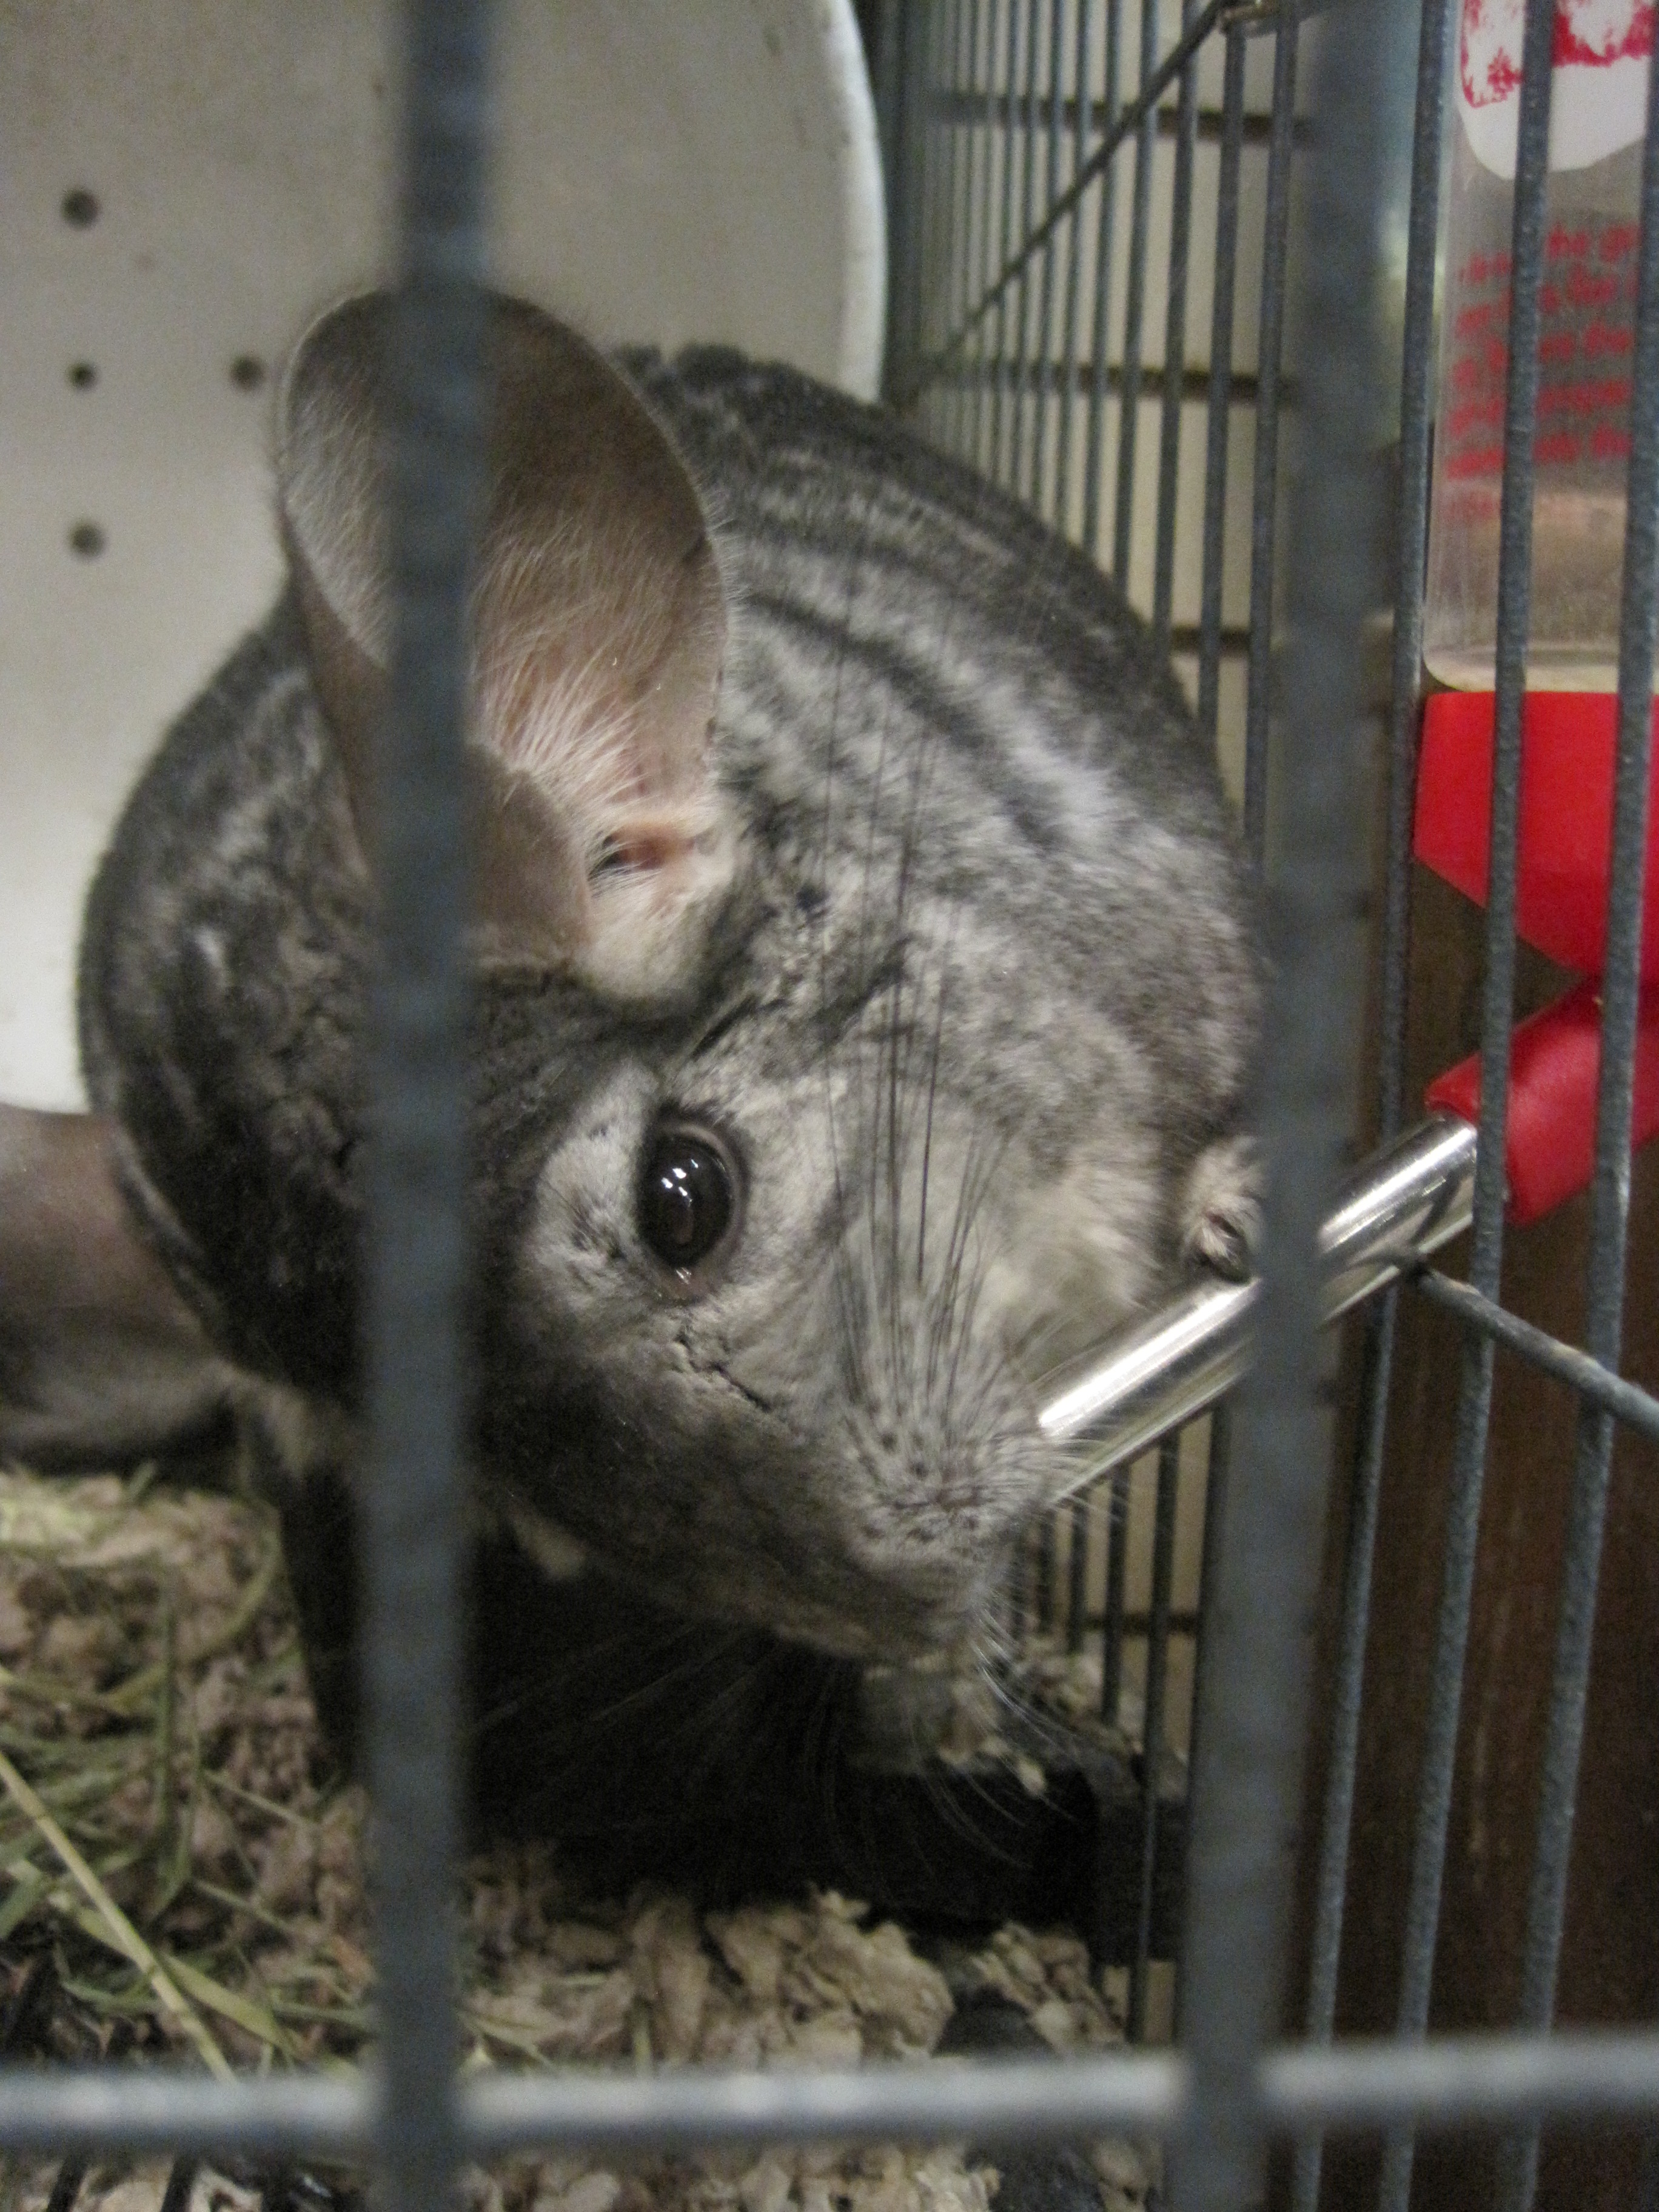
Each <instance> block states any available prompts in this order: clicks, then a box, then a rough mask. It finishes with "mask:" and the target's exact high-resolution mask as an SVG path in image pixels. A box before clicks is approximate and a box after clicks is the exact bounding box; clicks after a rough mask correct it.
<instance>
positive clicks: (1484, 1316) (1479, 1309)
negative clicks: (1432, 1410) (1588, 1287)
mask: <svg viewBox="0 0 1659 2212" xmlns="http://www.w3.org/2000/svg"><path fill="white" fill-rule="evenodd" d="M1406 1279H1407V1282H1409V1283H1410V1285H1411V1286H1412V1288H1413V1290H1416V1291H1421V1292H1422V1294H1423V1296H1424V1297H1425V1298H1428V1299H1430V1300H1431V1301H1432V1303H1433V1304H1436V1305H1437V1306H1443V1307H1444V1308H1445V1310H1446V1311H1447V1312H1448V1313H1450V1314H1454V1315H1455V1316H1456V1317H1457V1319H1458V1320H1459V1321H1461V1322H1462V1323H1463V1325H1464V1327H1465V1328H1469V1329H1474V1330H1476V1331H1478V1332H1480V1334H1483V1335H1486V1336H1490V1337H1492V1338H1493V1339H1495V1340H1496V1341H1497V1342H1498V1343H1499V1344H1501V1345H1503V1346H1504V1347H1505V1349H1506V1350H1508V1351H1510V1352H1518V1353H1519V1354H1520V1356H1521V1358H1523V1359H1526V1360H1529V1361H1530V1362H1531V1363H1532V1364H1533V1365H1534V1367H1541V1368H1542V1369H1543V1370H1544V1371H1545V1372H1546V1373H1547V1374H1549V1375H1553V1376H1555V1377H1556V1379H1557V1380H1558V1381H1559V1382H1562V1383H1566V1384H1567V1385H1568V1386H1569V1387H1570V1388H1571V1389H1574V1390H1577V1392H1578V1394H1579V1395H1580V1396H1581V1397H1584V1398H1588V1399H1589V1400H1590V1401H1591V1402H1592V1403H1593V1404H1595V1405H1597V1406H1600V1407H1601V1408H1602V1409H1603V1411H1604V1412H1606V1413H1611V1414H1612V1415H1613V1419H1615V1420H1619V1421H1623V1422H1624V1423H1625V1424H1626V1426H1627V1427H1629V1428H1632V1429H1635V1430H1636V1431H1638V1433H1639V1434H1640V1435H1642V1436H1644V1437H1650V1438H1651V1439H1652V1440H1653V1441H1654V1442H1655V1443H1659V1399H1656V1398H1653V1397H1650V1395H1649V1394H1648V1393H1647V1392H1646V1391H1645V1390H1643V1389H1638V1386H1637V1385H1636V1384H1635V1383H1627V1382H1626V1380H1625V1378H1624V1377H1623V1376H1622V1375H1612V1374H1609V1373H1608V1371H1607V1369H1606V1368H1605V1367H1601V1366H1599V1365H1598V1364H1597V1363H1596V1362H1595V1360H1594V1359H1592V1358H1590V1356H1589V1353H1588V1352H1580V1351H1578V1350H1577V1349H1576V1348H1575V1347H1574V1346H1572V1345H1571V1344H1563V1343H1562V1341H1561V1340H1560V1339H1559V1337H1554V1336H1552V1335H1550V1334H1549V1333H1548V1331H1547V1330H1546V1329H1541V1328H1537V1327H1535V1326H1534V1323H1533V1322H1529V1321H1522V1319H1521V1318H1520V1317H1519V1316H1518V1315H1516V1314H1512V1313H1510V1311H1509V1310H1507V1308H1505V1307H1504V1306H1500V1305H1499V1304H1497V1302H1496V1301H1495V1300H1494V1299H1492V1298H1489V1297H1485V1296H1483V1295H1482V1293H1481V1292H1480V1291H1477V1290H1474V1289H1472V1288H1471V1287H1470V1285H1468V1283H1459V1282H1455V1281H1454V1280H1453V1279H1452V1278H1451V1277H1450V1276H1449V1275H1443V1274H1442V1273H1440V1271H1439V1269H1438V1268H1437V1267H1423V1268H1419V1269H1416V1270H1414V1271H1413V1273H1410V1274H1408V1275H1407V1278H1406Z"/></svg>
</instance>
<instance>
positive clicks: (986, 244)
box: [971, 0, 1012, 476]
mask: <svg viewBox="0 0 1659 2212" xmlns="http://www.w3.org/2000/svg"><path fill="white" fill-rule="evenodd" d="M1004 4H1005V5H1012V0H1004ZM996 51H997V0H987V8H986V14H985V90H984V94H983V96H982V98H976V99H975V102H974V106H975V112H976V114H977V115H978V117H979V121H978V122H977V123H976V125H975V131H976V132H977V134H978V139H979V147H980V155H981V170H980V202H979V289H978V291H977V293H976V294H975V301H976V302H977V301H979V300H982V299H983V298H984V297H985V295H986V293H987V290H988V289H989V288H990V283H991V279H992V277H993V276H994V274H995V269H996V264H995V263H994V260H993V259H992V258H991V241H992V239H993V236H994V224H993V222H992V210H993V206H994V201H995V197H996V185H995V176H996V134H995V127H994V124H993V122H992V119H991V118H992V86H993V82H994V78H995V76H996ZM974 69H975V87H977V84H978V70H979V61H978V57H977V56H975V63H974ZM990 321H991V319H990V317H989V316H988V315H985V316H982V317H981V319H980V320H979V322H978V324H977V325H975V335H974V427H973V430H972V433H971V436H972V446H971V452H972V455H973V461H974V466H975V468H977V469H982V470H984V471H985V473H986V475H987V476H989V475H990V474H991V473H992V471H991V469H990V467H989V466H988V465H987V460H986V454H985V416H986V398H987V387H988V384H989V376H990V371H989V363H988V361H987V346H988V345H989V343H990Z"/></svg>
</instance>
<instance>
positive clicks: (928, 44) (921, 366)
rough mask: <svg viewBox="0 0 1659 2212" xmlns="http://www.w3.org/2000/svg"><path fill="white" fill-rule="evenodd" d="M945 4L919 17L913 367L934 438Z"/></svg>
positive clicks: (934, 0) (942, 256) (942, 242)
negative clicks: (932, 366) (930, 365)
mask: <svg viewBox="0 0 1659 2212" xmlns="http://www.w3.org/2000/svg"><path fill="white" fill-rule="evenodd" d="M949 4H950V0H930V4H929V5H928V6H927V8H925V9H923V10H922V11H921V118H920V127H921V243H920V246H919V247H918V250H917V260H916V283H917V287H918V289H917V295H916V301H915V316H916V355H915V373H916V375H917V378H918V380H919V386H918V388H919V394H920V396H921V404H922V406H923V408H924V409H925V413H924V415H923V418H922V419H923V420H924V422H926V423H927V435H929V436H930V437H935V438H937V437H939V436H940V435H942V433H943V428H944V424H943V422H942V419H941V408H940V403H941V400H942V398H943V391H942V387H941V386H940V385H939V380H938V378H937V375H936V374H929V372H928V371H927V360H928V356H929V355H930V354H931V352H932V351H933V327H934V324H935V322H936V319H937V313H938V302H939V295H938V291H937V290H936V289H935V287H936V285H937V284H938V283H939V272H940V270H948V268H949V266H950V263H949V260H948V258H946V256H947V255H948V251H949V246H950V221H951V208H950V203H949V200H948V199H947V198H946V197H945V191H944V189H943V176H942V171H943V168H944V159H943V155H944V148H943V145H942V143H941V142H942V140H943V138H944V137H945V132H946V131H948V130H949V128H950V125H949V123H948V120H947V119H946V118H945V111H944V103H943V101H942V100H940V98H939V92H940V88H941V84H942V82H943V78H944V62H943V57H944V53H945V25H946V21H947V17H948V13H949ZM941 246H944V247H945V253H941V252H940V250H939V249H940V247H941ZM930 311H931V312H930Z"/></svg>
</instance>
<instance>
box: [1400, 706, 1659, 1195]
mask: <svg viewBox="0 0 1659 2212" xmlns="http://www.w3.org/2000/svg"><path fill="white" fill-rule="evenodd" d="M1494 706H1495V702H1494V699H1493V696H1492V693H1491V692H1489V691H1443V692H1438V693H1437V694H1436V695H1435V696H1433V697H1431V699H1430V700H1429V701H1428V702H1427V704H1426V706H1425V709H1424V715H1423V746H1422V755H1421V760H1420V763H1419V769H1418V782H1417V820H1416V827H1415V834H1414V841H1413V842H1414V848H1415V851H1416V854H1417V857H1418V859H1419V860H1421V861H1422V862H1423V863H1424V865H1425V866H1427V867H1430V868H1431V869H1433V871H1434V872H1435V873H1436V874H1437V876H1441V877H1443V878H1444V879H1445V881H1446V882H1447V883H1449V884H1452V885H1453V886H1454V887H1455V889H1456V890H1460V891H1462V892H1463V893H1464V894H1465V896H1467V897H1469V898H1472V899H1474V901H1475V902H1477V903H1478V904H1480V905H1482V906H1484V905H1485V904H1486V886H1487V882H1488V876H1489V868H1490V860H1491V850H1492V727H1493V719H1494ZM1618 717H1619V702H1618V701H1617V699H1616V698H1615V697H1614V696H1613V695H1612V694H1611V693H1610V692H1599V691H1595V692H1576V691H1538V692H1533V693H1530V694H1529V695H1528V697H1527V699H1526V701H1525V702H1524V706H1523V709H1522V732H1521V826H1520V853H1519V867H1518V872H1517V876H1516V933H1517V934H1518V935H1519V936H1520V937H1521V938H1522V939H1523V940H1524V941H1525V942H1526V943H1527V944H1528V945H1532V946H1534V948H1535V949H1536V950H1537V951H1540V952H1542V953H1544V954H1546V955H1547V957H1548V958H1550V959H1552V960H1554V961H1557V962H1559V963H1560V965H1561V966H1563V967H1565V968H1575V969H1577V970H1578V971H1579V972H1580V973H1581V974H1583V975H1586V976H1587V977H1589V978H1590V979H1592V980H1589V981H1585V982H1583V983H1582V984H1580V985H1579V987H1577V989H1576V990H1573V991H1570V992H1568V994H1566V996H1565V998H1563V999H1559V1000H1557V1001H1556V1003H1555V1004H1554V1005H1553V1006H1547V1007H1546V1008H1545V1010H1544V1012H1542V1013H1540V1014H1534V1016H1533V1018H1531V1020H1530V1021H1527V1022H1523V1023H1522V1024H1521V1026H1520V1027H1519V1029H1517V1030H1516V1032H1515V1036H1514V1038H1513V1040H1512V1042H1511V1046H1510V1104H1509V1119H1508V1130H1507V1134H1506V1138H1505V1144H1504V1172H1505V1175H1506V1176H1507V1179H1508V1183H1509V1218H1510V1220H1511V1221H1515V1222H1527V1221H1534V1220H1535V1219H1536V1218H1538V1216H1539V1215H1540V1214H1541V1213H1547V1212H1549V1211H1550V1209H1551V1208H1552V1207H1553V1206H1559V1205H1560V1203H1561V1201H1562V1200H1564V1199H1566V1198H1571V1197H1572V1196H1573V1195H1574V1194H1575V1193H1576V1192H1578V1191H1581V1190H1583V1189H1584V1188H1587V1186H1588V1185H1589V1179H1590V1175H1591V1172H1592V1170H1593V1167H1594V1161H1595V1096H1596V1085H1597V1081H1598V1079H1599V1075H1600V1072H1601V1000H1600V994H1599V990H1598V988H1597V984H1596V981H1595V980H1594V979H1595V978H1598V977H1599V976H1600V975H1601V969H1602V965H1603V963H1604V959H1605V956H1606V950H1607V873H1608V866H1609V860H1610V855H1611V851H1612V842H1613V767H1614V757H1615V749H1616V739H1617V732H1618ZM1654 723H1655V729H1656V732H1659V708H1656V711H1655V716H1654ZM1655 765H1656V768H1659V746H1656V760H1655ZM1656 847H1659V804H1656V803H1654V801H1653V799H1652V795H1651V787H1650V805H1649V812H1648V848H1647V863H1646V872H1645V876H1644V904H1643V916H1642V986H1643V988H1642V1008H1641V1014H1640V1018H1639V1025H1638V1036H1637V1047H1636V1098H1635V1113H1634V1120H1633V1123H1632V1144H1634V1145H1641V1144H1644V1143H1645V1142H1646V1140H1647V1139H1648V1138H1650V1136H1653V1135H1655V1134H1656V1133H1659V926H1656V910H1659V867H1656V866H1655V865H1654V854H1655V849H1656ZM1426 1095H1427V1102H1428V1103H1429V1104H1430V1105H1431V1106H1432V1107H1440V1108H1443V1109H1447V1110H1449V1111H1450V1112H1452V1113H1455V1114H1458V1115H1462V1117H1463V1119H1464V1120H1466V1121H1474V1120H1476V1119H1477V1117H1478V1115H1479V1114H1480V1055H1479V1054H1474V1055H1472V1056H1471V1057H1470V1058H1469V1059H1468V1060H1462V1061H1461V1062H1460V1063H1459V1065H1458V1066H1455V1067H1454V1068H1450V1069H1449V1070H1448V1071H1447V1073H1445V1074H1444V1075H1442V1076H1440V1077H1438V1078H1437V1079H1436V1080H1435V1081H1434V1082H1433V1083H1431V1085H1430V1086H1429V1089H1428V1092H1427V1094H1426Z"/></svg>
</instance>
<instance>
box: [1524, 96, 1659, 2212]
mask: <svg viewBox="0 0 1659 2212" xmlns="http://www.w3.org/2000/svg"><path fill="white" fill-rule="evenodd" d="M1631 388H1632V399H1631V456H1630V471H1629V477H1628V486H1629V489H1628V496H1627V499H1626V513H1625V576H1624V597H1623V604H1622V606H1621V608H1620V628H1619V741H1618V744H1619V750H1618V765H1617V769H1616V770H1615V776H1614V784H1613V860H1612V867H1611V871H1610V873H1609V878H1608V886H1607V960H1606V966H1605V968H1604V969H1603V971H1602V978H1601V1079H1600V1084H1599V1087H1598V1090H1597V1094H1596V1112H1595V1182H1593V1183H1592V1185H1591V1187H1590V1256H1589V1290H1588V1298H1587V1311H1586V1315H1585V1322H1584V1349H1585V1351H1586V1352H1589V1356H1590V1358H1592V1359H1595V1360H1598V1361H1599V1362H1600V1363H1601V1365H1602V1366H1603V1367H1606V1368H1608V1369H1611V1370H1617V1368H1618V1365H1619V1346H1620V1335H1621V1333H1622V1330H1623V1326H1624V1313H1625V1245H1626V1228H1627V1225H1628V1222H1629V1216H1630V1133H1631V1106H1632V1096H1633V1092H1634V1087H1635V1086H1634V1079H1633V1071H1634V1066H1635V1060H1636V1032H1637V1023H1638V1016H1639V1013H1640V1011H1641V956H1642V908H1643V897H1642V893H1643V878H1644V870H1645V863H1646V859H1647V835H1648V757H1649V751H1650V737H1651V732H1652V726H1653V660H1654V646H1655V632H1656V627H1659V544H1656V535H1659V407H1656V405H1655V398H1656V395H1659V72H1656V71H1655V70H1653V69H1652V67H1651V65H1650V70H1649V82H1648V118H1647V142H1646V145H1645V147H1644V152H1643V157H1642V242H1641V247H1640V258H1639V260H1638V274H1637V295H1636V349H1635V357H1634V368H1633V375H1632V387H1631ZM1612 1461H1613V1421H1612V1418H1611V1416H1610V1415H1608V1414H1607V1413H1603V1412H1601V1411H1600V1410H1599V1409H1598V1408H1596V1407H1593V1406H1592V1405H1590V1404H1589V1401H1581V1402H1580V1407H1579V1414H1578V1444H1577V1462H1576V1465H1575V1468H1574V1471H1573V1495H1572V1510H1571V1518H1570V1520H1569V1522H1568V1524H1567V1553H1566V1560H1565V1566H1564V1569H1563V1573H1562V1588H1561V1613H1560V1620H1559V1626H1558V1629H1557V1633H1556V1645H1555V1672H1554V1679H1553V1683H1552V1686H1551V1692H1550V1716H1549V1727H1548V1732H1547V1735H1546V1737H1545V1741H1544V1778H1543V1788H1542V1791H1541V1803H1540V1807H1539V1815H1538V1840H1537V1844H1536V1847H1535V1850H1534V1858H1533V1869H1532V1892H1531V1895H1530V1897H1529V1899H1528V1905H1527V1942H1526V1951H1525V1954H1524V1958H1523V1962H1522V1978H1521V2019H1522V2024H1523V2025H1524V2026H1528V2027H1547V2026H1548V2024H1549V2020H1550V2015H1551V2014H1552V2012H1553V2010H1554V2007H1555V1978H1556V1968H1557V1965H1558V1962H1559V1957H1560V1950H1561V1929H1562V1922H1563V1918H1564V1917H1565V1911H1566V1898H1567V1866H1568V1856H1569V1853H1570V1851H1571V1845H1572V1814H1573V1800H1574V1797H1575V1796H1576V1795H1577V1784H1578V1761H1579V1754H1580V1752H1581V1750H1582V1748H1583V1734H1584V1702H1585V1695H1586V1692H1587V1689H1588V1686H1589V1667H1590V1646H1591V1641H1592V1638H1593V1634H1594V1631H1595V1586H1596V1581H1597V1577H1598V1573H1599V1570H1600V1565H1601V1532H1602V1527H1603V1523H1604V1522H1605V1520H1606V1516H1607V1479H1608V1475H1609V1474H1610V1472H1611V1468H1612ZM1498 2173H1499V2203H1500V2204H1501V2205H1502V2206H1503V2207H1504V2212H1530V2207H1531V2204H1532V2201H1533V2196H1534V2191H1535V2189H1536V2187H1537V2180H1538V2134H1537V2130H1535V2129H1534V2130H1532V2131H1531V2132H1530V2133H1529V2134H1528V2135H1527V2136H1523V2137H1522V2138H1521V2139H1520V2140H1519V2142H1516V2143H1514V2144H1510V2145H1506V2146H1505V2147H1504V2154H1503V2156H1502V2157H1501V2159H1500V2163H1499V2168H1498Z"/></svg>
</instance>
